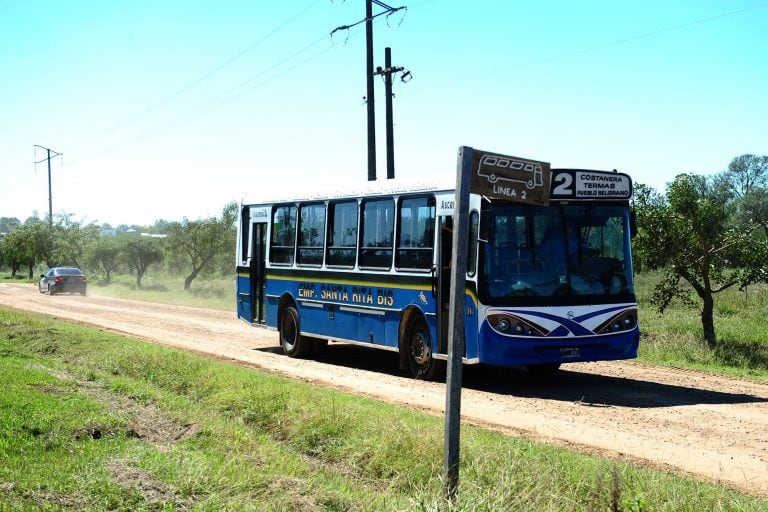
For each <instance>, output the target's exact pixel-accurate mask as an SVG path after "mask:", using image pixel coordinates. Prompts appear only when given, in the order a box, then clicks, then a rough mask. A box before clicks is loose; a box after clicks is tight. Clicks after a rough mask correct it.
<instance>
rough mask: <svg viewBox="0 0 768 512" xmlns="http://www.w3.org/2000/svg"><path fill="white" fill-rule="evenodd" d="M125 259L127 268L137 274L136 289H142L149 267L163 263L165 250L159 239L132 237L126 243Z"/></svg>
mask: <svg viewBox="0 0 768 512" xmlns="http://www.w3.org/2000/svg"><path fill="white" fill-rule="evenodd" d="M123 257H124V259H125V264H126V266H127V267H128V268H129V269H130V270H131V272H135V274H136V287H137V288H141V280H142V279H143V277H144V274H146V272H147V270H148V269H149V267H150V266H151V265H152V264H154V263H160V262H161V261H163V248H162V246H161V245H160V240H159V239H157V238H150V237H145V236H137V237H130V238H127V239H126V241H125V252H124V253H123Z"/></svg>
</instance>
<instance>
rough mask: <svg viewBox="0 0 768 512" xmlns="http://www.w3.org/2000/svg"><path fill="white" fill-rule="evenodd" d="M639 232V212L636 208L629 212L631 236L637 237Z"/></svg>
mask: <svg viewBox="0 0 768 512" xmlns="http://www.w3.org/2000/svg"><path fill="white" fill-rule="evenodd" d="M636 234H637V214H635V211H634V210H631V211H630V212H629V236H630V237H632V238H635V235H636Z"/></svg>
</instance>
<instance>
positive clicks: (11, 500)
mask: <svg viewBox="0 0 768 512" xmlns="http://www.w3.org/2000/svg"><path fill="white" fill-rule="evenodd" d="M0 387H2V389H3V393H2V394H0V460H2V461H3V464H2V465H0V511H7V510H8V511H10V510H78V511H83V510H98V511H101V510H126V511H128V510H131V511H134V510H168V511H171V510H233V511H234V510H275V511H282V510H285V511H315V510H338V511H388V510H397V511H400V510H403V511H405V510H407V511H464V510H472V511H498V510H509V511H514V510H520V511H529V510H537V511H595V510H606V511H676V512H677V511H697V512H698V511H700V510H722V511H736V510H738V511H759V510H766V508H767V507H768V501H766V500H761V499H756V498H752V497H749V496H745V495H742V494H739V493H737V492H733V491H731V490H728V489H725V488H721V487H717V486H713V485H709V484H704V483H700V482H695V481H691V480H688V479H685V478H682V477H679V476H676V475H672V474H668V473H663V472H657V471H651V470H648V469H643V468H639V467H636V466H633V465H631V464H626V463H622V462H615V461H608V460H604V459H600V458H596V457H590V456H585V455H579V454H574V453H570V452H567V451H564V450H561V449H558V448H554V447H550V446H545V445H539V444H536V443H532V442H529V441H526V440H523V439H514V438H509V437H507V436H504V435H501V434H496V433H493V432H489V431H485V430H482V429H479V428H474V427H466V428H465V429H463V435H462V446H461V453H462V468H461V481H460V489H459V495H458V500H457V501H456V502H454V503H450V504H449V503H447V502H445V501H444V500H443V498H442V493H443V484H442V481H441V475H442V450H443V446H442V436H443V421H442V420H441V419H440V418H437V417H433V416H429V415H425V414H420V413H417V412H415V411H411V410H407V409H403V408H399V407H395V406H391V405H387V404H383V403H380V402H376V401H373V400H369V399H365V398H361V397H358V396H354V395H349V394H344V393H340V392H336V391H329V390H326V389H323V388H320V387H317V386H313V385H311V384H307V383H302V382H296V381H292V380H287V379H281V378H277V377H274V376H269V375H266V374H263V373H261V372H258V371H254V370H251V369H243V368H240V367H237V366H234V365H231V364H227V363H224V362H219V361H213V360H209V359H206V358H203V357H200V356H196V355H193V354H189V353H185V352H182V351H176V350H173V349H168V348H165V347H160V346H156V345H152V344H147V343H144V342H140V341H136V340H132V339H129V338H126V337H121V336H117V335H113V334H110V333H105V332H100V331H96V330H91V329H86V328H82V327H78V326H74V325H70V324H66V323H52V322H51V320H50V319H49V318H47V317H43V316H40V315H34V314H27V313H19V312H10V311H6V310H0Z"/></svg>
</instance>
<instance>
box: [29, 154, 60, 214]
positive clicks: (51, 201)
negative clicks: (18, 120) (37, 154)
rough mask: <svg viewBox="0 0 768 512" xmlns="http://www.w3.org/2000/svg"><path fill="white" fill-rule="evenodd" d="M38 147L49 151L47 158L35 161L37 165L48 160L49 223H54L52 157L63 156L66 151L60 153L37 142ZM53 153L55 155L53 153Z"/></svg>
mask: <svg viewBox="0 0 768 512" xmlns="http://www.w3.org/2000/svg"><path fill="white" fill-rule="evenodd" d="M35 147H36V148H40V149H44V150H45V151H47V152H48V156H47V157H46V158H43V159H42V160H38V161H37V162H35V165H37V164H39V163H42V162H44V161H46V160H48V224H53V193H52V192H51V190H52V189H51V158H56V157H57V156H62V155H63V154H64V153H58V152H56V151H54V150H52V149H49V148H44V147H43V146H39V145H37V144H35ZM51 153H53V155H51Z"/></svg>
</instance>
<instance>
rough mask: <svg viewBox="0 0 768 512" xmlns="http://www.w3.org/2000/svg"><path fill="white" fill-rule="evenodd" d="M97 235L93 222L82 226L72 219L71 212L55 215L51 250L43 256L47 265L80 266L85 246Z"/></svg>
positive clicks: (95, 238)
mask: <svg viewBox="0 0 768 512" xmlns="http://www.w3.org/2000/svg"><path fill="white" fill-rule="evenodd" d="M99 236H100V229H99V227H98V226H97V225H95V224H93V223H91V224H87V225H85V226H83V224H82V223H81V222H77V221H74V220H72V215H71V214H61V215H56V216H55V222H54V223H53V224H52V225H51V239H52V250H51V251H50V253H48V254H47V255H46V258H45V259H46V263H47V264H48V267H56V266H61V265H72V266H75V267H80V266H81V264H82V263H83V262H82V261H80V260H81V258H82V257H83V255H85V253H86V249H87V247H88V246H90V245H91V244H92V243H93V242H94V241H95V240H97V239H98V238H99Z"/></svg>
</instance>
